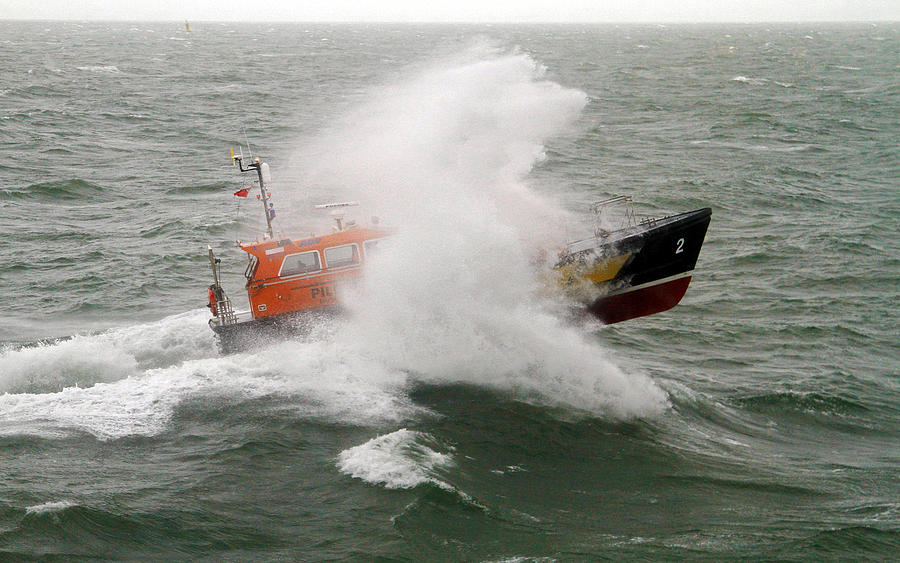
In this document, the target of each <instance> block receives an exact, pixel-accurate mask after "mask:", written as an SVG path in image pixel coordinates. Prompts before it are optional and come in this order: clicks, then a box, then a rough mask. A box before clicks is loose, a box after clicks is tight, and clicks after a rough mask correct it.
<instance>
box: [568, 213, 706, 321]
mask: <svg viewBox="0 0 900 563" xmlns="http://www.w3.org/2000/svg"><path fill="white" fill-rule="evenodd" d="M591 211H593V213H594V214H595V218H596V224H597V226H596V228H595V229H594V233H593V236H590V237H588V238H585V239H581V240H578V241H575V242H570V243H568V244H567V245H566V246H565V248H563V249H562V250H561V251H560V252H559V260H558V261H557V262H556V264H555V265H554V266H553V271H554V277H555V281H556V285H557V287H559V288H561V289H562V290H563V291H564V292H565V293H566V294H567V295H568V296H569V297H570V298H571V299H572V300H574V301H575V302H576V303H579V304H580V306H582V307H583V310H584V311H586V312H588V313H590V314H592V315H594V316H595V317H597V318H598V319H600V320H601V321H603V322H604V323H605V324H613V323H618V322H622V321H626V320H629V319H634V318H638V317H643V316H646V315H652V314H655V313H661V312H663V311H666V310H668V309H671V308H672V307H674V306H675V305H677V304H678V303H679V302H680V301H681V299H682V297H684V295H685V293H686V292H687V288H688V285H690V283H691V278H692V276H693V272H694V267H695V265H696V264H697V258H698V256H699V255H700V248H701V247H702V246H703V240H704V238H705V237H706V231H707V228H708V227H709V222H710V219H711V216H712V210H711V209H710V208H708V207H704V208H701V209H697V210H694V211H689V212H687V213H680V214H677V215H671V216H666V217H662V218H658V219H657V218H649V217H648V218H643V219H638V217H637V216H636V215H635V213H634V203H633V201H632V199H631V197H630V196H617V197H614V198H610V199H607V200H604V201H600V202H598V203H595V204H593V205H592V206H591Z"/></svg>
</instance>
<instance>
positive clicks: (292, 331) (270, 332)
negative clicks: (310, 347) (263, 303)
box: [209, 306, 340, 354]
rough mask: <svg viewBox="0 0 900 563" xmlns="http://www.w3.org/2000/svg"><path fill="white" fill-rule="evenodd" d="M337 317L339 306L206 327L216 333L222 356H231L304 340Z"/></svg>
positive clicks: (211, 323) (210, 323)
mask: <svg viewBox="0 0 900 563" xmlns="http://www.w3.org/2000/svg"><path fill="white" fill-rule="evenodd" d="M339 314H340V307H337V306H334V307H322V308H319V309H315V310H309V311H297V312H295V313H285V314H283V315H275V316H271V317H263V318H261V319H250V320H246V321H242V322H237V323H231V324H225V325H220V324H217V323H216V322H215V321H214V320H211V321H210V322H209V326H210V328H211V329H212V330H213V332H215V333H216V336H217V338H218V341H219V350H220V351H221V352H222V353H223V354H232V353H235V352H242V351H245V350H250V349H253V348H259V347H262V346H266V345H268V344H271V343H273V342H275V341H278V340H286V339H292V338H304V337H307V336H309V334H310V332H312V331H313V329H314V328H315V327H317V326H320V325H321V324H322V323H324V322H327V321H329V320H331V319H333V318H334V317H336V316H337V315H339Z"/></svg>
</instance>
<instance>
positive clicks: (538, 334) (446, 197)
mask: <svg viewBox="0 0 900 563" xmlns="http://www.w3.org/2000/svg"><path fill="white" fill-rule="evenodd" d="M586 102H587V98H586V96H585V94H584V93H582V92H580V91H577V90H573V89H568V88H564V87H561V86H560V85H558V84H556V83H553V82H551V81H548V80H546V78H545V70H544V68H543V67H541V66H540V65H539V64H537V63H536V62H535V61H534V60H533V59H532V58H531V57H529V56H528V55H526V54H523V53H518V52H513V53H501V52H498V51H496V50H494V49H491V48H487V47H485V46H479V47H476V48H473V49H471V50H470V51H469V52H467V53H466V54H465V56H457V57H454V58H453V59H452V60H450V61H449V62H443V63H439V64H436V65H434V66H433V67H432V68H430V69H427V70H424V71H420V72H419V73H418V74H416V75H415V76H413V77H412V78H410V79H408V80H407V81H405V82H402V83H398V84H393V85H389V86H385V87H382V88H381V89H379V90H377V91H375V92H373V93H372V96H371V100H370V102H369V103H367V104H365V105H364V106H363V107H361V108H358V109H357V110H356V111H354V112H352V115H351V116H350V117H349V118H348V119H346V120H344V121H343V122H341V123H339V124H336V125H335V126H334V127H333V128H332V129H331V130H329V131H327V132H325V133H323V134H322V135H321V136H320V137H319V138H317V139H315V140H313V141H312V142H308V143H306V144H305V145H304V148H303V149H302V150H301V151H298V157H297V158H298V160H299V161H300V162H302V163H303V164H302V168H303V169H305V170H307V171H308V173H309V178H310V180H311V182H312V183H313V184H315V185H317V186H318V187H319V189H323V188H324V189H330V190H333V193H334V196H333V197H335V198H336V199H341V198H344V197H348V198H351V197H352V198H354V199H356V198H358V199H360V200H362V201H363V203H364V204H366V205H368V206H370V207H373V208H377V209H379V210H380V213H381V214H382V215H384V216H386V217H387V218H389V220H390V223H391V224H392V225H393V228H394V229H395V234H394V236H393V237H392V238H391V240H390V242H389V243H388V244H387V245H384V246H382V247H381V250H380V251H379V253H378V254H377V255H373V256H370V257H369V258H370V260H369V265H368V271H367V272H366V276H365V281H364V283H363V284H362V285H361V287H360V288H359V291H354V292H351V291H350V290H348V289H346V288H345V289H344V293H343V295H342V300H343V302H344V303H345V304H346V305H347V306H348V308H349V310H350V311H351V317H350V318H349V319H348V320H347V321H346V323H345V325H344V326H343V327H342V329H341V330H340V331H338V333H337V337H338V338H339V339H342V340H343V341H345V342H347V343H348V345H350V346H353V347H355V348H356V349H357V350H359V351H360V353H363V354H365V355H367V356H369V357H372V358H378V359H379V361H380V362H382V363H384V364H385V365H386V366H390V367H391V368H393V369H396V370H402V371H404V372H406V373H409V374H411V376H412V377H413V378H415V379H417V380H420V381H425V382H429V383H436V384H441V383H448V382H467V383H474V384H482V385H488V386H493V387H497V388H502V389H507V390H513V391H514V392H516V393H517V394H518V396H519V397H520V398H521V399H523V400H533V401H537V402H542V403H549V404H553V405H560V406H566V407H574V408H576V409H583V410H586V411H589V412H591V413H594V414H601V415H611V416H615V417H622V418H628V417H633V416H644V415H652V414H656V413H659V412H661V410H662V409H664V408H665V405H666V404H667V402H666V395H665V393H664V392H663V391H662V390H660V389H659V388H658V387H657V386H655V385H654V384H653V383H652V382H651V381H650V380H649V379H647V378H646V377H644V376H643V375H640V374H626V373H624V372H623V371H622V370H621V369H620V368H619V367H618V366H617V365H616V364H614V363H613V362H612V361H610V359H609V358H608V357H607V354H606V353H605V352H604V350H603V349H601V348H600V347H599V346H598V345H597V344H596V343H592V342H589V341H588V340H586V339H585V338H584V337H583V336H582V335H581V334H579V333H578V332H577V331H576V330H575V329H573V328H570V327H567V326H565V325H564V323H563V322H562V321H560V319H559V318H557V317H556V316H554V315H553V314H552V313H551V312H550V310H552V307H549V306H548V304H547V303H544V302H542V301H541V299H540V298H539V297H538V295H539V294H540V292H539V291H538V289H539V288H538V282H537V278H538V276H537V275H536V272H535V269H534V266H533V264H532V263H531V261H530V258H531V257H532V255H533V253H534V251H535V249H536V248H537V247H539V246H543V247H547V246H549V247H553V246H558V245H560V244H561V243H563V242H564V240H563V239H562V238H560V237H561V234H562V232H563V230H562V229H561V228H560V221H561V220H563V219H564V218H565V213H564V212H563V211H562V210H561V209H560V208H559V207H558V206H556V205H554V204H553V203H552V202H551V201H548V200H547V198H545V197H541V196H539V195H538V194H537V193H535V192H534V191H533V190H531V189H529V187H528V185H527V175H528V173H529V172H530V171H531V169H532V167H533V166H534V165H535V163H537V162H539V161H540V160H541V159H543V158H544V143H545V142H546V140H547V139H548V138H550V137H552V136H554V135H556V134H559V133H560V132H562V131H565V130H566V129H567V128H569V127H572V126H574V123H575V121H576V119H577V117H578V115H579V113H580V111H581V110H582V108H583V107H584V106H585V104H586Z"/></svg>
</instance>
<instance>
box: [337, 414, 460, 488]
mask: <svg viewBox="0 0 900 563" xmlns="http://www.w3.org/2000/svg"><path fill="white" fill-rule="evenodd" d="M437 447H439V445H438V444H437V441H436V440H435V439H434V437H432V436H431V435H430V434H426V433H423V432H415V431H412V430H407V429H405V428H402V429H400V430H397V431H395V432H391V433H390V434H385V435H383V436H377V437H375V438H372V439H371V440H369V441H368V442H366V443H364V444H361V445H359V446H355V447H352V448H350V449H347V450H344V451H343V452H341V453H340V455H339V456H338V463H337V466H338V469H340V471H341V472H342V473H344V474H346V475H349V476H351V477H354V478H356V479H362V480H363V481H365V482H367V483H371V484H373V485H383V486H384V487H386V488H388V489H410V488H413V487H417V486H419V485H422V484H424V483H431V484H434V485H437V486H439V487H441V488H443V489H448V490H450V489H452V487H451V486H450V485H448V484H447V483H445V482H444V481H442V480H440V479H438V478H437V472H438V471H439V470H441V469H448V468H450V467H452V466H453V456H452V455H451V454H449V453H441V452H438V451H435V449H432V448H437Z"/></svg>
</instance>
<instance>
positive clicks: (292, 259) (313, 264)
mask: <svg viewBox="0 0 900 563" xmlns="http://www.w3.org/2000/svg"><path fill="white" fill-rule="evenodd" d="M321 269H322V267H321V266H320V265H319V253H318V252H316V251H315V250H313V251H312V252H301V253H299V254H288V255H287V256H285V257H284V262H282V263H281V273H280V274H279V275H282V276H293V275H295V274H307V273H309V272H318V271H319V270H321Z"/></svg>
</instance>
